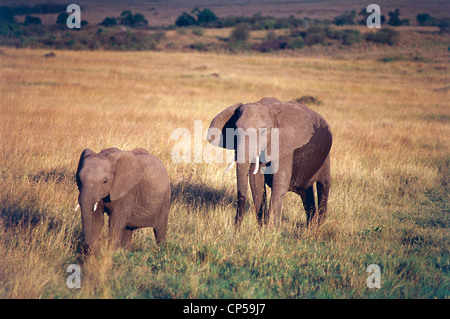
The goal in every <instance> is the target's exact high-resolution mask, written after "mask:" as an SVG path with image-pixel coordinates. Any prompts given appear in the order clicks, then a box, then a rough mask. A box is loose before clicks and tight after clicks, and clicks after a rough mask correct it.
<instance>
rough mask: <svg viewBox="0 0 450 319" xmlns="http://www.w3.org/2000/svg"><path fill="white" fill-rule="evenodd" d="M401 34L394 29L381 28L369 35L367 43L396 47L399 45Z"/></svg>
mask: <svg viewBox="0 0 450 319" xmlns="http://www.w3.org/2000/svg"><path fill="white" fill-rule="evenodd" d="M398 40H399V33H398V31H395V30H394V29H392V28H381V29H379V30H378V31H376V32H373V33H368V34H367V35H366V41H372V42H375V43H381V44H389V45H395V44H397V43H398Z"/></svg>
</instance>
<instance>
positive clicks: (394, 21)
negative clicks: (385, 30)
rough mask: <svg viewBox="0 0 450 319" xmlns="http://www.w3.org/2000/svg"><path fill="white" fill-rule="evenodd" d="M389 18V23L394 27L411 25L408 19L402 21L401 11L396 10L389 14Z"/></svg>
mask: <svg viewBox="0 0 450 319" xmlns="http://www.w3.org/2000/svg"><path fill="white" fill-rule="evenodd" d="M388 16H389V20H388V22H387V23H388V24H389V25H391V26H393V27H398V26H401V25H409V20H408V19H404V20H401V19H400V9H395V11H393V12H389V13H388Z"/></svg>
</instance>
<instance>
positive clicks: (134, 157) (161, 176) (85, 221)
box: [76, 148, 170, 253]
mask: <svg viewBox="0 0 450 319" xmlns="http://www.w3.org/2000/svg"><path fill="white" fill-rule="evenodd" d="M76 179H77V185H78V189H79V191H80V194H79V197H78V203H79V207H81V220H82V227H83V237H84V244H83V250H84V252H85V253H88V252H90V251H95V250H96V247H97V240H98V237H99V236H100V233H101V231H102V227H103V214H104V213H107V214H108V215H109V217H110V218H109V237H110V240H111V245H112V247H113V248H115V247H117V246H119V245H122V246H124V247H126V248H129V247H130V245H131V237H132V232H133V230H135V229H136V228H141V227H153V232H154V234H155V239H156V243H158V244H159V243H161V242H164V241H165V239H166V231H167V220H168V216H169V206H170V185H169V178H168V176H167V171H166V169H165V167H164V165H163V164H162V163H161V161H160V160H159V159H158V158H156V157H155V156H153V155H151V154H150V153H149V152H147V151H146V150H144V149H142V148H137V149H134V150H132V151H121V150H119V149H117V148H108V149H104V150H102V151H101V152H100V153H98V154H97V153H95V152H93V151H92V150H90V149H85V150H84V151H83V152H82V153H81V156H80V161H79V163H78V169H77V174H76ZM77 208H78V206H77Z"/></svg>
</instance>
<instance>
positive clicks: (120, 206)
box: [109, 200, 132, 249]
mask: <svg viewBox="0 0 450 319" xmlns="http://www.w3.org/2000/svg"><path fill="white" fill-rule="evenodd" d="M131 207H132V206H131V205H130V204H129V203H127V201H126V200H120V201H119V202H118V203H117V204H116V205H114V208H113V209H112V211H111V215H110V218H109V239H110V242H111V247H112V248H113V249H115V248H117V247H119V246H120V245H121V244H122V243H124V242H125V243H126V242H128V238H127V237H130V238H131V231H129V233H127V234H125V233H126V232H127V229H126V228H127V219H128V216H129V214H130V212H131ZM124 235H125V238H124Z"/></svg>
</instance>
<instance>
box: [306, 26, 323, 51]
mask: <svg viewBox="0 0 450 319" xmlns="http://www.w3.org/2000/svg"><path fill="white" fill-rule="evenodd" d="M326 38H327V33H326V30H325V27H323V26H314V27H310V28H309V29H307V30H306V36H305V39H304V40H305V43H306V45H308V46H311V45H314V44H319V43H324V42H325V40H326Z"/></svg>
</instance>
